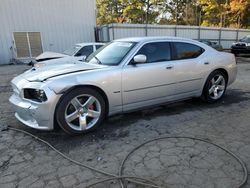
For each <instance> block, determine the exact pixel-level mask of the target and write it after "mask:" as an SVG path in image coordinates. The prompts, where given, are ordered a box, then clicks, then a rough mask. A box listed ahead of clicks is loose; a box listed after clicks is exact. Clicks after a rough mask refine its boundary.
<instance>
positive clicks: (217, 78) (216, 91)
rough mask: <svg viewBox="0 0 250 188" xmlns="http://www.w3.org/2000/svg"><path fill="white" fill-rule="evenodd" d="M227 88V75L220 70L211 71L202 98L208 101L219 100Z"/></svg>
mask: <svg viewBox="0 0 250 188" xmlns="http://www.w3.org/2000/svg"><path fill="white" fill-rule="evenodd" d="M226 88H227V77H226V75H225V74H224V73H223V72H221V71H214V72H212V73H211V74H210V75H209V76H208V79H207V81H206V84H205V87H204V89H203V95H202V98H203V99H205V101H207V102H209V103H213V102H216V101H218V100H220V99H221V98H222V97H223V96H224V94H225V91H226Z"/></svg>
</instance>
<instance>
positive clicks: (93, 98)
mask: <svg viewBox="0 0 250 188" xmlns="http://www.w3.org/2000/svg"><path fill="white" fill-rule="evenodd" d="M105 109H106V107H105V101H104V99H103V97H102V96H101V95H100V94H99V93H98V92H97V91H95V90H94V89H91V88H76V89H74V90H72V91H70V92H69V93H67V94H65V96H63V98H62V100H61V101H60V103H59V104H58V106H57V110H56V119H57V122H58V124H59V126H60V127H61V128H62V129H63V130H64V131H65V132H66V133H69V134H72V135H75V134H83V133H86V132H89V131H91V130H93V129H95V128H97V127H98V126H99V125H100V124H101V123H102V121H103V119H104V117H105V114H106V112H105Z"/></svg>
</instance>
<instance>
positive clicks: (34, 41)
mask: <svg viewBox="0 0 250 188" xmlns="http://www.w3.org/2000/svg"><path fill="white" fill-rule="evenodd" d="M13 36H14V42H15V46H16V55H17V58H26V57H36V56H38V55H39V54H41V53H42V52H43V49H42V40H41V34H40V32H14V33H13Z"/></svg>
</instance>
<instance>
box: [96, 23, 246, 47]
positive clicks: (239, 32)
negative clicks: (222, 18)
mask: <svg viewBox="0 0 250 188" xmlns="http://www.w3.org/2000/svg"><path fill="white" fill-rule="evenodd" d="M246 35H250V30H249V29H234V28H218V27H199V26H183V25H145V24H108V25H103V26H100V27H98V28H97V37H98V39H99V41H102V42H108V41H110V40H114V39H119V38H125V37H139V36H177V37H185V38H191V39H195V40H200V39H206V40H211V41H214V42H218V43H219V44H221V45H222V46H223V48H225V49H226V48H230V46H231V44H232V43H233V42H235V41H238V40H239V39H241V38H243V37H244V36H246Z"/></svg>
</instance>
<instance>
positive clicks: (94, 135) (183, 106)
mask: <svg viewBox="0 0 250 188" xmlns="http://www.w3.org/2000/svg"><path fill="white" fill-rule="evenodd" d="M248 94H250V92H243V91H242V90H237V89H231V90H228V91H227V93H226V95H225V96H224V98H223V100H221V101H219V102H217V103H214V104H207V103H205V102H203V101H202V100H200V99H198V98H196V99H190V100H186V101H182V102H177V103H172V104H166V105H160V106H157V107H154V108H151V109H149V110H141V111H136V112H131V113H126V114H123V115H116V116H113V117H110V118H109V119H107V120H106V121H105V122H104V124H103V125H102V127H100V128H99V129H97V130H95V131H93V132H90V133H88V134H86V135H84V136H83V135H80V136H69V135H66V134H65V133H64V132H63V131H61V130H58V131H51V132H44V131H38V130H34V129H30V128H27V127H22V129H23V130H27V131H28V132H30V133H32V134H34V135H36V136H38V137H40V138H43V139H44V140H46V141H48V142H50V143H51V144H53V145H55V146H56V147H57V148H58V149H61V150H62V151H64V152H68V151H69V150H71V149H72V148H75V147H81V146H82V144H84V145H85V144H88V143H92V142H96V141H98V140H103V139H104V140H116V139H121V138H124V137H127V136H128V135H129V131H128V130H125V131H123V130H122V128H124V127H129V126H130V125H131V124H133V123H136V122H137V121H139V120H151V119H153V118H156V117H159V116H171V115H176V114H181V113H184V112H186V111H194V110H206V109H209V108H217V107H221V106H222V107H226V106H229V105H233V104H237V103H240V102H244V101H247V100H250V95H248ZM19 128H20V127H19ZM118 129H120V130H119V131H117V130H118ZM65 146H67V147H65Z"/></svg>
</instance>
